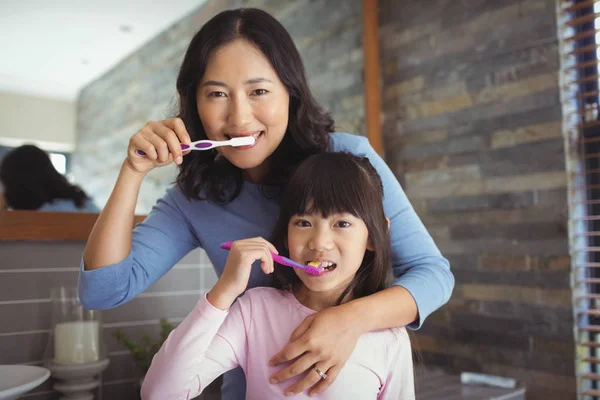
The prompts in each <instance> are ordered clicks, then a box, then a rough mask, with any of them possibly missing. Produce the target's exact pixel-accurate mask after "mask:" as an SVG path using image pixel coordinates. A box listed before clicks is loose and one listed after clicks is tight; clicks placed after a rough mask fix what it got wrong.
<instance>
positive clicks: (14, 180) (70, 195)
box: [0, 144, 99, 213]
mask: <svg viewBox="0 0 600 400" xmlns="http://www.w3.org/2000/svg"><path fill="white" fill-rule="evenodd" d="M67 156H68V155H66V154H60V153H48V152H46V151H44V150H42V149H40V148H39V147H37V146H35V145H31V144H27V145H23V146H19V147H17V148H14V149H11V150H9V151H3V155H2V159H1V160H0V183H1V185H2V189H1V192H0V193H2V194H1V200H0V206H1V207H2V208H3V209H9V210H37V211H60V212H93V213H95V212H98V211H99V209H98V207H97V206H96V204H94V201H93V200H92V199H91V198H90V197H89V196H88V195H87V194H86V192H85V191H84V190H83V189H82V188H81V187H80V186H79V185H77V184H74V183H71V182H69V180H68V179H67V177H66V172H67Z"/></svg>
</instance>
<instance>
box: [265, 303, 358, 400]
mask: <svg viewBox="0 0 600 400" xmlns="http://www.w3.org/2000/svg"><path fill="white" fill-rule="evenodd" d="M355 317H356V315H353V314H351V312H350V310H349V309H348V308H346V307H345V305H341V306H337V307H331V308H327V309H325V310H323V311H321V312H319V313H316V314H313V315H311V316H309V317H307V318H306V319H305V320H304V321H303V322H302V323H301V324H300V325H299V326H298V328H296V330H295V331H294V332H293V333H292V336H291V338H290V342H291V343H289V344H288V345H287V346H285V347H284V348H283V350H281V351H280V352H279V353H277V354H276V355H274V356H273V357H272V358H271V361H270V364H271V365H279V364H281V363H284V362H287V361H293V362H292V363H290V365H288V366H286V367H285V368H283V369H281V370H280V371H278V372H277V373H275V374H274V375H272V376H271V378H270V380H269V381H270V382H271V383H278V382H283V381H285V380H287V379H290V378H292V377H294V376H296V375H300V374H302V373H305V372H306V376H305V377H304V378H303V379H302V380H300V381H298V382H297V383H295V384H294V385H292V386H290V387H289V388H287V389H286V391H285V394H286V396H290V395H294V394H298V393H301V392H304V391H305V390H307V389H308V388H310V387H312V390H311V391H310V393H309V394H310V395H313V394H316V393H321V392H323V391H325V389H327V388H328V387H329V386H330V385H331V384H332V383H333V381H335V379H336V377H337V375H338V374H339V372H340V371H341V369H342V368H343V367H344V365H345V364H346V361H348V359H349V358H350V355H351V354H352V352H353V351H354V347H356V343H357V341H358V338H359V337H360V335H361V334H363V333H364V332H363V329H362V327H361V326H360V324H357V323H356V321H355ZM313 367H316V368H318V369H319V370H320V371H321V372H323V373H325V374H327V378H326V379H322V378H321V376H320V375H319V374H318V373H317V372H316V371H315V370H314V369H313Z"/></svg>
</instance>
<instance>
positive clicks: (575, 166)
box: [558, 0, 600, 400]
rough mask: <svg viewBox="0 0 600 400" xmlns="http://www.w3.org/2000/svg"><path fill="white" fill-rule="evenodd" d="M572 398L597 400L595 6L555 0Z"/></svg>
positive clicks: (599, 72) (581, 0)
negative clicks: (569, 286)
mask: <svg viewBox="0 0 600 400" xmlns="http://www.w3.org/2000/svg"><path fill="white" fill-rule="evenodd" d="M559 5H560V6H559V10H558V27H559V43H560V54H561V76H560V78H561V88H562V93H561V97H562V104H563V128H564V134H565V144H566V153H567V154H566V158H567V171H568V173H569V228H570V229H569V240H570V249H571V265H572V276H573V279H572V285H573V307H574V313H575V321H576V326H575V335H576V337H575V340H576V343H577V355H576V360H577V366H576V372H577V387H578V398H579V399H582V400H589V399H600V119H599V115H600V113H599V109H600V106H599V103H600V102H599V94H600V91H599V82H600V69H599V62H598V60H600V1H598V0H560V1H559Z"/></svg>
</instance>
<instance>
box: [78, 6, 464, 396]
mask: <svg viewBox="0 0 600 400" xmlns="http://www.w3.org/2000/svg"><path fill="white" fill-rule="evenodd" d="M177 91H178V94H179V101H180V108H179V115H178V118H172V119H168V120H164V121H160V122H149V123H148V124H146V126H144V127H143V128H142V129H141V130H140V131H139V132H137V133H136V134H134V135H133V136H132V138H131V139H130V141H129V147H128V151H127V158H126V159H125V161H124V162H123V165H122V167H121V171H120V174H119V177H118V179H117V182H116V184H115V187H114V189H113V192H112V194H111V196H110V198H109V200H108V202H107V204H106V206H105V208H104V210H103V211H102V213H101V214H100V217H99V218H98V220H97V222H96V226H95V227H94V229H93V231H92V233H91V235H90V238H89V241H88V244H87V247H86V249H85V252H84V256H83V265H82V271H81V273H80V282H79V290H80V296H81V299H82V302H83V303H84V305H85V306H86V307H89V308H109V307H115V306H117V305H119V304H122V303H124V302H126V301H129V300H131V299H132V298H133V297H135V296H136V295H137V294H139V293H141V292H142V291H143V290H144V289H146V288H147V287H148V286H150V285H151V284H152V283H153V282H155V281H156V280H157V279H158V278H160V277H161V276H163V275H164V274H165V273H166V272H167V271H168V270H169V269H170V268H171V267H172V266H173V265H174V264H175V263H176V262H177V261H179V260H180V259H181V258H182V257H183V256H184V255H185V254H187V253H188V252H189V251H191V250H193V249H194V248H197V247H202V248H203V249H204V250H205V251H206V252H207V254H208V256H209V258H210V260H211V261H212V263H213V265H214V267H215V270H216V272H217V274H218V275H219V276H220V275H221V273H222V271H223V267H224V266H225V262H226V254H225V252H223V251H222V250H221V249H220V248H219V245H220V244H221V243H222V242H225V241H232V240H237V239H243V238H248V237H258V236H260V237H268V235H269V233H270V232H271V230H272V229H273V226H274V224H275V219H276V216H277V214H278V209H279V208H278V207H279V206H278V201H277V197H278V193H279V190H280V189H281V188H282V186H283V185H284V184H285V183H286V181H287V179H288V178H289V176H290V175H291V172H292V171H293V169H294V168H295V167H296V166H297V165H298V164H299V163H300V162H301V161H302V160H304V159H306V158H307V157H308V156H310V155H312V154H316V153H321V152H325V151H347V152H351V153H353V154H357V155H366V156H367V157H368V158H369V160H370V161H371V163H372V164H373V165H374V166H375V168H376V169H377V171H378V173H379V175H380V176H381V179H382V181H383V185H384V192H385V197H384V208H385V212H386V215H387V217H388V218H389V219H390V224H391V225H390V235H391V242H392V269H393V273H394V276H395V277H396V281H395V284H394V285H393V286H392V287H391V288H388V289H386V290H383V291H381V292H378V293H375V294H372V295H370V296H366V297H363V298H360V299H356V300H353V301H349V302H347V303H344V304H342V305H339V306H336V307H332V308H328V309H326V310H323V311H321V312H319V313H316V314H314V315H311V316H309V317H307V318H306V319H305V320H304V322H303V323H302V324H300V326H298V328H297V329H296V330H295V331H294V332H293V335H292V337H291V338H290V339H291V342H290V343H289V344H288V345H286V346H285V347H284V348H283V349H282V350H281V351H280V352H279V353H277V354H275V355H273V357H272V359H271V362H272V363H273V365H279V364H282V363H284V362H286V364H287V365H286V366H285V367H284V368H281V369H280V370H279V371H278V372H277V373H276V374H274V375H273V377H272V382H274V383H275V384H276V383H278V382H284V381H286V380H287V379H290V378H292V377H295V376H298V375H300V374H303V373H304V372H305V371H308V370H310V368H311V367H312V366H313V365H314V364H315V363H319V365H321V366H323V368H324V372H325V373H326V374H327V377H328V378H327V379H325V380H322V381H321V382H320V383H318V385H317V387H316V388H315V389H314V390H315V392H316V393H318V392H322V391H324V390H326V389H327V387H328V386H329V385H330V384H331V383H333V382H334V381H335V379H336V376H337V374H338V372H339V371H340V370H341V368H342V367H343V365H344V364H345V362H346V361H347V360H348V358H349V357H350V355H351V354H352V351H353V349H354V347H355V345H356V343H357V340H358V338H359V337H360V335H361V334H363V333H365V332H369V331H372V330H376V329H385V328H393V327H401V326H406V325H408V326H409V327H410V328H412V329H417V328H418V327H419V326H420V325H421V323H422V322H423V320H424V319H425V318H426V317H427V316H428V315H429V314H430V313H431V312H433V311H434V310H436V309H437V308H439V307H440V306H442V305H443V304H444V303H446V302H447V301H448V299H449V297H450V294H451V292H452V288H453V286H454V278H453V276H452V273H451V272H450V269H449V265H448V262H447V260H446V259H445V258H444V257H442V256H441V254H440V252H439V250H438V249H437V247H436V246H435V243H434V242H433V240H432V239H431V236H430V235H429V234H428V233H427V231H426V229H425V227H424V226H423V224H422V223H421V221H420V220H419V218H418V216H417V215H416V213H415V212H414V210H413V208H412V207H411V205H410V203H409V201H408V199H407V198H406V195H405V194H404V192H403V191H402V188H401V187H400V184H399V183H398V181H397V180H396V178H395V177H394V175H393V173H392V172H391V171H390V169H389V168H388V167H387V166H386V165H385V162H384V161H383V160H382V159H381V158H380V157H379V156H378V155H377V153H376V152H375V151H374V150H373V149H372V148H371V146H370V145H369V143H368V141H367V140H366V139H365V138H362V137H358V136H353V135H349V134H345V133H335V132H334V129H333V121H332V119H331V118H330V117H329V116H328V115H327V114H326V113H325V112H323V110H322V109H321V108H320V107H319V106H318V105H317V104H316V102H315V100H314V98H313V97H312V95H311V93H310V90H309V87H308V84H307V81H306V77H305V73H304V67H303V64H302V60H301V58H300V55H299V53H298V51H297V49H296V47H295V45H294V43H293V40H292V38H291V37H290V35H289V33H288V32H287V31H286V30H285V28H284V27H283V26H282V25H281V24H280V23H279V22H278V21H277V20H275V19H274V18H273V17H272V16H270V15H269V14H267V13H265V12H263V11H261V10H256V9H237V10H229V11H225V12H222V13H220V14H218V15H216V16H215V17H213V18H212V19H211V20H210V21H208V22H207V23H206V24H205V25H204V26H203V27H202V28H201V29H200V31H199V32H198V33H197V34H196V35H195V36H194V38H193V39H192V41H191V43H190V45H189V47H188V50H187V52H186V55H185V57H184V60H183V63H182V65H181V69H180V72H179V76H178V79H177ZM250 135H251V136H254V137H255V139H256V142H255V144H254V145H252V146H250V147H237V148H235V147H225V146H223V147H219V148H218V149H217V151H216V152H215V151H192V152H190V153H189V154H188V153H185V152H183V153H182V151H181V143H183V144H188V143H190V142H191V141H192V140H193V141H196V140H200V139H210V140H227V139H230V138H232V137H238V136H250ZM137 150H142V151H143V152H145V153H146V154H147V155H146V156H138V155H137V154H136V151H137ZM172 162H175V163H176V164H178V165H179V168H180V171H179V175H178V177H177V185H175V186H174V187H172V188H170V189H169V190H168V191H167V193H166V194H165V196H164V197H163V198H162V199H160V200H159V201H158V202H157V204H156V205H155V207H154V208H153V209H152V211H151V212H150V214H149V215H148V217H147V218H146V220H145V221H144V223H142V224H139V225H138V226H137V227H136V228H135V229H134V230H133V233H132V229H131V226H132V225H133V218H134V209H135V204H136V200H137V196H138V193H139V189H140V185H141V182H142V180H143V178H144V176H145V175H146V174H147V173H148V171H150V170H151V169H152V168H155V167H160V166H164V165H168V164H170V163H172ZM272 283H273V282H272V279H271V278H270V276H268V275H265V274H264V273H263V272H262V271H261V270H260V268H253V270H252V272H251V275H250V278H249V283H248V287H250V288H252V287H257V286H271V285H272ZM288 361H290V362H289V363H288ZM311 375H312V374H307V375H306V376H305V377H304V378H303V379H302V380H301V381H300V382H298V383H297V384H296V386H295V389H296V390H299V391H304V390H305V389H307V388H308V387H310V386H312V385H313V384H314V383H315V382H314V381H312V380H311V379H312V378H314V377H312V376H311ZM244 393H245V380H244V376H243V373H242V371H241V370H240V369H237V370H234V371H231V372H228V373H226V374H225V375H224V384H223V389H222V396H223V399H224V400H236V399H240V398H244V397H245V394H244Z"/></svg>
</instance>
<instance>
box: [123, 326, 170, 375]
mask: <svg viewBox="0 0 600 400" xmlns="http://www.w3.org/2000/svg"><path fill="white" fill-rule="evenodd" d="M174 328H175V327H174V326H173V324H171V323H170V322H169V321H168V320H167V319H165V318H161V319H160V337H159V339H158V340H153V339H152V338H150V336H149V335H148V334H147V333H145V332H144V333H142V342H141V343H138V342H136V341H134V340H132V339H131V338H130V337H128V336H127V335H126V334H125V333H124V332H123V331H122V330H120V329H117V330H115V331H114V332H113V336H114V338H115V339H116V340H117V342H119V343H121V344H122V345H123V346H125V347H126V348H127V349H128V350H129V351H130V352H131V355H132V356H133V361H134V362H135V366H136V367H137V368H138V370H140V372H141V373H142V376H145V375H146V372H148V368H150V363H152V357H154V355H155V354H156V352H157V351H158V350H159V349H160V346H162V344H163V343H164V341H165V340H167V337H168V336H169V333H170V332H171V331H172V330H173V329H174Z"/></svg>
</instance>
